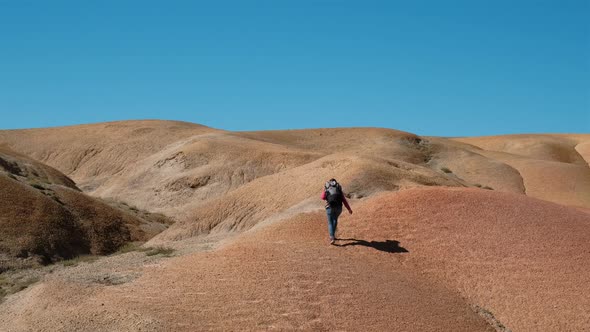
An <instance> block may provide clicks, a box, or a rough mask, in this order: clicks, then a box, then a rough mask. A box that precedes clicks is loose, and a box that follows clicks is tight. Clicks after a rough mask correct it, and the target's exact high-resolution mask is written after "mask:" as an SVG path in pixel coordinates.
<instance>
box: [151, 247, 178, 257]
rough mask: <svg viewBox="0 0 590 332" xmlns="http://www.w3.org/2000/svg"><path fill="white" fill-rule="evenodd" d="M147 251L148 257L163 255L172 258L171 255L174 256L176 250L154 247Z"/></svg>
mask: <svg viewBox="0 0 590 332" xmlns="http://www.w3.org/2000/svg"><path fill="white" fill-rule="evenodd" d="M145 249H146V250H145V255H146V256H155V255H162V256H164V257H170V255H172V253H173V252H174V249H172V248H168V247H154V248H145Z"/></svg>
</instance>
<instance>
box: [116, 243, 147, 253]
mask: <svg viewBox="0 0 590 332" xmlns="http://www.w3.org/2000/svg"><path fill="white" fill-rule="evenodd" d="M142 244H144V242H129V243H126V244H125V245H123V246H122V247H121V248H119V250H117V252H116V253H115V254H126V253H128V252H132V251H145V248H142V247H141V245H142Z"/></svg>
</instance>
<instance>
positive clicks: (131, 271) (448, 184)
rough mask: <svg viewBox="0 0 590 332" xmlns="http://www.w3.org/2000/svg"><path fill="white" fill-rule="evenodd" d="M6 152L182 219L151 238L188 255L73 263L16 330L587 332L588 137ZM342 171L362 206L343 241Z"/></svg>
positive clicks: (305, 138)
mask: <svg viewBox="0 0 590 332" xmlns="http://www.w3.org/2000/svg"><path fill="white" fill-rule="evenodd" d="M0 145H4V146H5V149H12V150H13V151H18V152H19V153H22V155H19V156H21V158H28V160H30V161H31V162H33V160H36V161H34V162H36V163H38V164H39V165H43V167H46V168H47V169H52V170H53V171H52V172H55V173H51V174H53V175H51V176H52V180H51V181H50V182H52V181H53V182H58V181H62V182H60V183H59V184H51V186H59V188H60V190H55V191H56V192H61V191H67V193H69V194H71V193H76V194H75V195H82V196H83V197H84V198H85V199H88V200H93V201H94V200H98V199H108V200H114V201H122V202H126V203H128V204H130V205H134V206H137V207H138V208H140V209H145V210H148V211H150V212H158V213H163V214H165V215H167V216H169V217H172V218H174V219H175V220H177V222H176V223H174V225H172V226H170V227H169V228H168V229H166V230H165V231H163V232H162V233H160V234H159V235H156V236H155V237H154V238H152V239H151V240H150V241H149V242H148V243H147V244H146V245H145V246H152V247H153V246H163V247H171V248H174V249H176V252H175V255H176V256H178V257H176V258H173V259H168V260H161V259H155V260H152V258H150V259H148V260H146V259H147V258H146V256H145V255H144V254H142V253H141V252H133V253H129V254H125V255H117V256H111V257H107V258H104V259H101V260H99V261H98V262H96V263H92V264H84V265H82V266H78V267H75V268H69V269H62V270H60V269H58V270H56V271H54V272H53V273H52V274H51V275H45V276H44V277H43V278H42V282H40V283H37V284H36V285H34V286H33V287H30V288H29V289H27V290H25V291H23V292H20V293H17V294H14V295H12V296H10V297H8V298H6V300H5V302H4V303H3V304H1V305H0V309H1V310H0V326H9V327H10V328H9V329H7V330H8V331H25V330H29V329H31V328H32V327H35V329H37V330H41V331H43V330H47V331H53V330H63V331H69V330H96V331H112V330H139V329H141V330H154V331H162V330H179V331H182V330H186V331H192V330H195V329H197V330H228V329H229V330H267V329H279V330H292V329H303V330H360V329H369V330H411V331H441V330H458V331H480V330H481V331H494V330H496V331H504V330H505V328H503V327H502V324H505V325H506V326H508V327H509V328H511V329H513V330H514V331H539V330H584V329H589V328H590V318H589V316H588V314H587V313H588V312H590V303H589V302H588V301H587V300H586V299H585V298H583V297H580V296H578V295H579V294H580V292H587V291H589V289H588V286H585V285H588V284H590V283H589V282H588V281H590V280H588V277H587V275H590V274H589V273H588V272H589V271H587V266H590V265H589V264H588V263H590V259H589V257H590V250H589V245H588V243H590V242H589V241H588V240H590V239H589V237H590V235H589V234H590V214H588V211H590V168H589V166H588V160H589V157H590V155H589V151H590V135H515V136H498V137H479V138H454V139H447V138H440V137H420V136H417V135H414V134H411V133H406V132H401V131H396V130H390V129H380V128H340V129H313V130H287V131H260V132H229V131H223V130H217V129H212V128H208V127H203V126H200V125H196V124H190V123H183V122H169V121H127V122H113V123H103V124H92V125H84V126H73V127H62V128H47V129H31V130H14V131H0ZM25 155H26V156H27V157H25ZM40 163H43V164H40ZM44 165H49V166H44ZM40 167H41V166H40ZM51 167H53V168H55V169H53V168H51ZM56 170H59V171H56ZM48 172H49V171H44V172H39V171H37V173H38V174H39V175H38V176H42V177H44V178H48V177H49V176H50V175H49V173H48ZM60 172H61V173H63V174H65V176H64V175H63V174H61V173H60ZM29 173H30V174H33V173H32V172H29ZM330 177H336V178H338V179H339V181H340V182H341V183H342V184H343V185H344V189H345V191H346V193H347V196H348V197H349V198H350V200H351V203H352V204H353V207H354V209H355V213H354V214H353V215H352V216H348V215H347V216H344V217H343V218H342V220H341V226H339V227H340V232H341V233H340V237H341V238H342V239H343V240H341V241H340V242H339V243H338V244H339V245H338V246H328V245H327V239H326V238H327V234H326V229H325V228H326V222H325V216H324V213H323V211H322V210H323V204H322V202H321V201H320V200H319V196H320V194H321V190H322V185H323V183H324V181H326V180H327V179H329V178H330ZM60 179H61V180H60ZM69 179H71V180H69ZM11 180H12V181H14V179H11ZM74 181H75V183H74ZM53 182H52V183H53ZM68 186H69V187H70V188H71V189H68V188H66V187H68ZM29 187H30V186H29ZM61 188H64V189H61ZM76 188H80V189H81V190H82V191H83V192H84V194H87V195H84V194H82V193H80V192H79V191H77V189H76ZM27 189H28V188H27ZM72 195H74V194H72ZM88 195H89V196H88ZM64 196H65V195H64ZM90 197H94V198H90ZM60 200H62V198H61V196H60ZM23 211H24V210H23ZM94 215H96V216H97V218H98V217H99V216H101V215H103V212H97V213H95V214H94ZM115 233H118V234H124V232H123V233H121V232H115ZM153 234H155V232H153V233H151V235H153ZM117 236H120V235H116V236H114V238H116V237H117ZM74 238H77V237H76V236H74ZM97 276H100V277H97ZM105 280H107V281H108V282H105ZM113 280H115V281H116V282H114V281H113ZM98 303H100V305H97V304H98ZM103 304H104V305H103ZM47 308H50V309H47ZM24 312H27V313H34V315H30V314H28V315H24V314H23V313H24ZM0 330H1V328H0Z"/></svg>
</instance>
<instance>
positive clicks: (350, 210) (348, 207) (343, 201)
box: [342, 193, 352, 214]
mask: <svg viewBox="0 0 590 332" xmlns="http://www.w3.org/2000/svg"><path fill="white" fill-rule="evenodd" d="M342 203H344V206H346V209H347V210H348V213H350V214H352V209H351V208H350V205H349V204H348V201H347V200H346V196H345V195H344V193H342Z"/></svg>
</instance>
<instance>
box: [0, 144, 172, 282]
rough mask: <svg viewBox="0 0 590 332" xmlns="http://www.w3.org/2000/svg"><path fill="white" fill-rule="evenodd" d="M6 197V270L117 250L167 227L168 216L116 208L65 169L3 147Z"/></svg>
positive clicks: (2, 196) (0, 187)
mask: <svg viewBox="0 0 590 332" xmlns="http://www.w3.org/2000/svg"><path fill="white" fill-rule="evenodd" d="M0 202H1V203H0V271H5V270H7V269H11V268H23V267H30V266H35V265H37V264H39V263H41V264H47V263H50V262H53V261H55V260H61V259H68V258H72V257H75V256H77V255H80V254H107V253H111V252H113V251H115V250H116V249H118V248H119V247H120V246H121V245H123V244H125V243H127V242H130V241H145V240H147V239H149V238H151V237H152V236H153V235H155V234H157V233H159V232H161V231H162V230H163V229H164V228H165V225H164V224H162V222H163V221H165V220H166V219H165V218H164V219H161V220H156V219H153V220H146V219H143V218H140V217H138V216H135V215H133V214H129V213H126V212H124V211H122V210H120V209H117V208H113V207H111V206H110V205H108V204H106V203H105V202H102V201H101V200H99V199H96V198H92V197H89V196H87V195H85V194H83V193H82V192H80V190H79V189H78V188H77V187H76V186H75V184H74V182H73V181H72V180H70V179H69V178H68V177H66V176H65V175H63V174H61V173H60V172H59V171H57V170H55V169H53V168H51V167H49V166H45V165H43V164H41V163H39V162H36V161H34V160H32V159H30V158H28V157H25V156H23V155H20V154H17V153H15V152H13V151H11V150H9V149H7V148H0ZM148 219H149V218H148Z"/></svg>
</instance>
